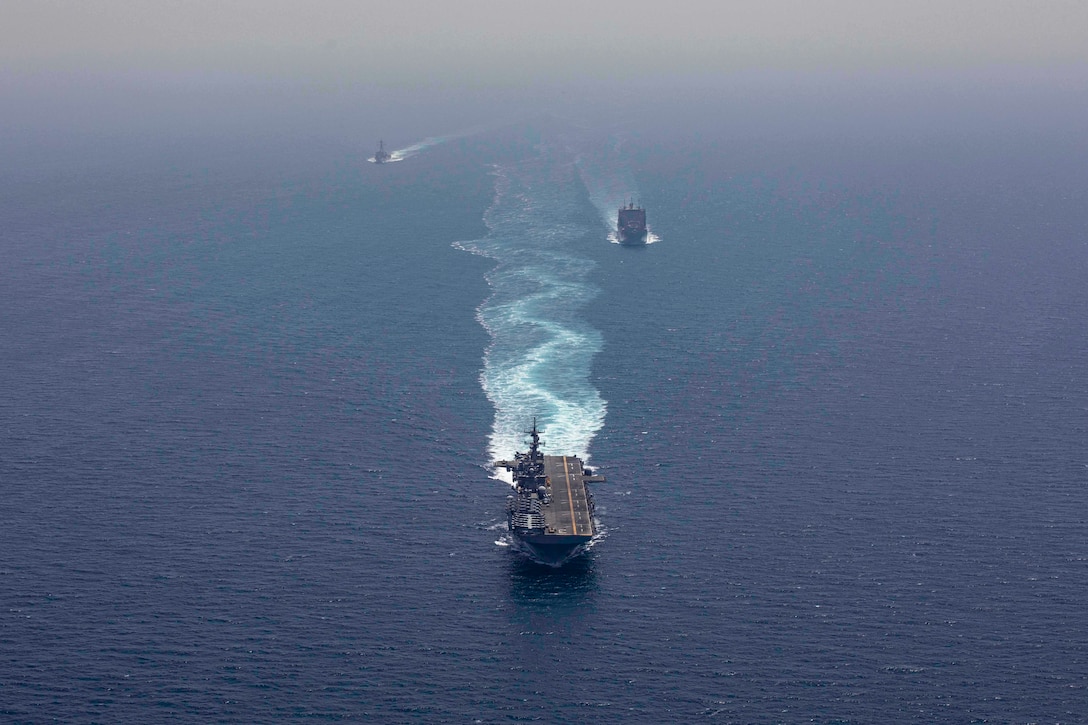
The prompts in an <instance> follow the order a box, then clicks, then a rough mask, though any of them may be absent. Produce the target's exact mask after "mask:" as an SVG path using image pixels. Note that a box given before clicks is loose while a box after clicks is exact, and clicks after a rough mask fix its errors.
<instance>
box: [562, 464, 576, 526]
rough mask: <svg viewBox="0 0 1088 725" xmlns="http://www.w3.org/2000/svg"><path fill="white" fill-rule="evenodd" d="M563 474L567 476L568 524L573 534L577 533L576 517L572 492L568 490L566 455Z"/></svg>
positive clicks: (568, 476)
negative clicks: (572, 528)
mask: <svg viewBox="0 0 1088 725" xmlns="http://www.w3.org/2000/svg"><path fill="white" fill-rule="evenodd" d="M563 474H564V475H565V476H566V477H567V505H568V506H570V525H571V526H573V527H574V535H575V536H577V535H578V519H576V518H574V493H573V492H572V491H571V490H570V469H569V468H567V457H566V456H563Z"/></svg>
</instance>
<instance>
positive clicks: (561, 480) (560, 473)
mask: <svg viewBox="0 0 1088 725" xmlns="http://www.w3.org/2000/svg"><path fill="white" fill-rule="evenodd" d="M529 436H530V437H531V438H532V443H531V444H530V446H529V451H528V453H515V454H514V459H513V460H512V461H496V462H495V467H496V468H505V469H507V470H509V471H511V472H513V474H514V495H513V496H511V497H510V500H509V502H508V507H507V508H508V524H509V527H510V533H511V534H513V535H514V537H515V538H516V539H517V540H518V542H520V543H521V545H522V547H523V549H524V550H525V551H526V552H527V553H528V554H529V555H530V556H531V557H532V558H533V559H534V560H536V561H538V562H541V563H543V564H549V565H551V566H559V565H560V564H562V563H564V562H566V561H567V560H569V559H571V558H572V557H574V556H576V555H577V554H579V553H581V552H582V551H583V550H584V549H585V547H586V545H587V544H589V542H590V540H592V538H593V536H594V534H596V533H597V528H596V523H595V522H594V520H593V496H592V495H591V494H590V492H589V487H588V486H587V484H588V483H595V482H600V481H604V480H605V479H604V476H596V475H594V474H593V471H591V470H590V469H588V468H586V467H585V466H583V465H582V461H581V459H579V458H578V457H577V456H545V455H544V454H543V453H541V452H540V447H541V446H542V445H543V444H542V443H541V442H540V433H539V431H537V429H536V421H535V420H534V421H533V429H532V430H531V431H530V432H529Z"/></svg>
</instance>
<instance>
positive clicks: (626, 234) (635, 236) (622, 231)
mask: <svg viewBox="0 0 1088 725" xmlns="http://www.w3.org/2000/svg"><path fill="white" fill-rule="evenodd" d="M646 233H647V232H646V210H645V209H643V208H642V207H641V206H636V205H635V203H634V202H630V203H628V204H624V205H623V206H621V207H620V212H619V216H618V217H617V219H616V234H617V235H618V237H619V241H620V244H645V243H646Z"/></svg>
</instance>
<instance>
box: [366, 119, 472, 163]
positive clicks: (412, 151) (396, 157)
mask: <svg viewBox="0 0 1088 725" xmlns="http://www.w3.org/2000/svg"><path fill="white" fill-rule="evenodd" d="M486 128H487V127H486V126H478V127H473V128H470V129H468V130H467V131H459V132H457V133H451V134H447V135H445V136H428V137H427V138H425V139H423V140H422V141H420V142H419V143H414V144H412V145H411V146H405V147H404V148H402V149H397V150H396V151H390V152H389V160H388V161H386V162H385V163H387V164H394V163H396V162H398V161H404V160H405V159H410V158H412V157H413V156H415V155H416V154H418V153H420V152H421V151H425V150H426V149H429V148H431V147H432V146H438V145H439V144H444V143H446V142H447V141H453V140H454V139H458V138H465V137H466V136H474V135H476V134H478V133H480V132H481V131H484V130H486ZM367 161H369V162H370V163H372V164H373V163H375V161H374V157H373V156H371V157H370V158H369V159H367Z"/></svg>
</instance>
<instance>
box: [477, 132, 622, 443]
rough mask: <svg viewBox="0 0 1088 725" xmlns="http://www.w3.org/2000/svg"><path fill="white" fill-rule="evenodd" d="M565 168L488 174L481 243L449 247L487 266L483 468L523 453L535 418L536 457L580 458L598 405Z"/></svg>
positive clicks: (571, 189)
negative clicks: (541, 450)
mask: <svg viewBox="0 0 1088 725" xmlns="http://www.w3.org/2000/svg"><path fill="white" fill-rule="evenodd" d="M575 174H576V171H575V167H574V164H573V162H572V160H571V159H569V158H566V159H564V158H560V159H556V158H554V157H552V156H550V155H548V154H547V153H545V154H544V155H542V156H540V157H536V158H532V159H529V160H527V161H523V162H520V163H517V164H510V165H502V166H497V167H496V168H495V170H494V176H495V199H494V201H493V202H492V205H491V207H490V208H489V209H488V210H487V212H486V214H485V216H484V221H485V222H486V224H487V227H488V230H489V232H488V234H487V236H486V237H484V238H483V239H477V240H474V241H470V242H458V243H457V244H456V245H455V246H457V247H458V248H460V249H464V250H465V251H468V252H472V253H474V254H479V255H482V256H485V257H488V258H490V259H493V260H495V262H496V266H495V268H494V269H493V270H492V271H491V272H490V273H489V274H488V275H487V281H488V284H489V285H490V286H491V296H490V297H489V298H488V299H487V300H486V301H485V302H484V303H483V304H482V305H481V306H480V307H479V309H478V310H477V319H479V321H480V324H482V325H483V326H484V328H485V329H486V330H487V331H488V333H490V335H491V342H490V344H489V345H488V348H487V350H486V352H485V353H484V367H483V371H482V373H481V374H480V382H481V385H482V386H483V389H484V392H485V393H486V394H487V397H488V399H489V400H491V402H492V404H493V405H494V407H495V422H494V425H493V427H492V431H491V438H490V451H489V453H490V456H491V460H497V459H504V458H510V457H511V456H512V455H513V453H514V452H515V451H517V450H524V449H525V448H526V435H525V433H526V431H528V430H529V427H530V426H531V425H532V421H533V418H534V417H536V419H537V425H538V426H539V428H540V429H541V431H542V433H541V437H542V438H543V439H544V441H545V444H546V448H545V452H546V453H547V452H551V453H554V454H569V455H577V456H580V457H583V459H584V458H587V457H588V455H589V445H590V443H591V442H592V440H593V437H594V435H595V434H596V433H597V431H599V430H600V429H601V426H602V425H604V418H605V411H606V403H605V401H604V400H603V399H602V398H601V396H600V393H599V392H598V391H597V390H596V389H595V388H594V387H593V385H592V384H591V383H590V380H589V375H590V367H591V364H592V361H593V356H594V355H596V354H597V353H598V352H599V351H600V350H601V345H602V338H601V334H600V333H599V332H598V331H597V330H595V329H594V328H592V327H591V326H590V325H589V324H588V323H587V322H585V321H584V320H583V319H581V317H580V315H581V312H582V309H583V308H584V307H585V305H586V304H587V303H588V302H589V301H590V300H591V299H592V298H593V297H594V296H595V295H596V294H597V288H596V287H595V286H594V285H593V284H592V283H591V282H590V281H589V279H590V277H589V275H590V272H591V270H592V267H593V266H594V263H593V262H592V261H590V260H588V259H585V258H584V257H582V256H581V255H579V254H578V246H579V245H580V244H582V243H584V240H585V236H586V234H587V233H588V232H589V231H590V230H588V229H587V228H586V227H585V226H584V224H580V223H579V221H578V210H579V206H580V202H581V199H580V198H579V196H578V192H579V191H580V185H579V184H577V183H575V182H576V179H575Z"/></svg>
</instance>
